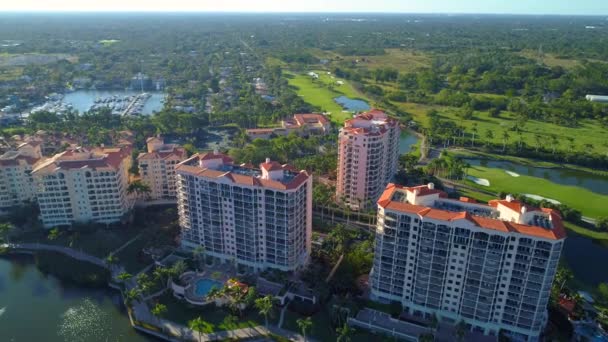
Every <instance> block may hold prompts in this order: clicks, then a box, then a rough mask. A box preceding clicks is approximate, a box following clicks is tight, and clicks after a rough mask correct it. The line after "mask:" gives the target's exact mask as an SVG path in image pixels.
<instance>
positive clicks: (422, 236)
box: [370, 184, 566, 341]
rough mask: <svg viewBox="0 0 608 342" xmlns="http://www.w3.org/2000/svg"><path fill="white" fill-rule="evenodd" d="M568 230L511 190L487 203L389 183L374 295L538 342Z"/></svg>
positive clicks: (553, 214)
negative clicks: (500, 197)
mask: <svg viewBox="0 0 608 342" xmlns="http://www.w3.org/2000/svg"><path fill="white" fill-rule="evenodd" d="M565 238H566V233H565V230H564V227H563V225H562V219H561V217H560V214H559V212H557V211H555V210H552V209H537V208H533V207H530V206H527V205H525V204H523V203H521V202H519V201H517V200H515V199H513V197H512V196H507V198H506V199H505V200H494V201H490V203H489V205H484V204H479V203H476V202H474V201H472V200H470V199H467V198H461V199H460V200H455V199H448V198H447V196H446V194H445V193H444V192H443V191H439V190H436V189H434V187H433V185H432V184H429V185H428V186H427V185H423V186H417V187H409V188H407V187H401V186H397V185H394V184H389V185H388V187H387V188H386V190H385V191H384V193H383V194H382V196H381V197H380V199H379V200H378V225H377V230H376V246H375V256H374V264H373V268H372V271H371V274H370V285H371V288H372V296H373V297H375V298H377V299H379V300H389V301H398V302H400V303H402V305H403V307H404V309H405V310H407V311H408V312H409V314H412V315H418V316H426V317H430V316H431V315H435V314H436V315H437V316H438V317H439V319H440V320H441V321H447V322H450V323H452V324H456V323H458V322H459V321H461V320H464V322H465V323H466V324H467V326H468V327H469V329H471V330H473V331H479V332H483V333H485V334H488V335H494V336H496V335H497V334H498V332H499V330H500V329H502V330H503V331H504V332H506V333H507V334H509V335H511V336H512V337H513V338H514V339H516V340H523V341H536V340H538V339H539V335H540V332H541V331H542V329H543V328H544V326H545V324H546V322H547V303H548V301H549V295H550V290H551V284H552V282H553V278H554V276H555V272H556V269H557V264H558V261H559V257H560V253H561V250H562V247H563V244H564V240H565Z"/></svg>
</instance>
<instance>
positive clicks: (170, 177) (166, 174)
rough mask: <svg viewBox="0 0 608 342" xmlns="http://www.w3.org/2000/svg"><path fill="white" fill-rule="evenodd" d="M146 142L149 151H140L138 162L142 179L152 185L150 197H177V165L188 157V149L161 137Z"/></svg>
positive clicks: (155, 198)
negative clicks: (166, 141)
mask: <svg viewBox="0 0 608 342" xmlns="http://www.w3.org/2000/svg"><path fill="white" fill-rule="evenodd" d="M146 143H147V147H148V152H146V153H140V154H139V156H138V157H137V163H138V166H139V174H140V176H141V179H142V181H143V182H144V183H146V184H147V185H148V186H149V187H150V194H149V199H152V200H157V199H175V198H176V197H177V193H176V191H175V188H176V183H177V179H176V176H175V166H176V165H177V164H178V163H179V162H181V161H183V160H185V159H186V150H184V148H183V147H181V146H179V145H175V144H165V143H164V140H163V139H162V138H160V137H152V138H148V140H147V141H146Z"/></svg>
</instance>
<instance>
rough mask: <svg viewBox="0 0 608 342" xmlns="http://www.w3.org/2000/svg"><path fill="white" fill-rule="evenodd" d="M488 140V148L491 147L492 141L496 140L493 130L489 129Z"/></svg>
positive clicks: (487, 132)
mask: <svg viewBox="0 0 608 342" xmlns="http://www.w3.org/2000/svg"><path fill="white" fill-rule="evenodd" d="M486 139H488V141H487V142H486V146H487V145H490V143H491V142H492V140H494V132H493V131H492V130H491V129H488V130H487V131H486Z"/></svg>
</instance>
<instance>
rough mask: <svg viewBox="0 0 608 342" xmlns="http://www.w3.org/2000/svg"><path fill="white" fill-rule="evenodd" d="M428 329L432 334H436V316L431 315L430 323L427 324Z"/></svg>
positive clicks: (437, 323) (437, 322)
mask: <svg viewBox="0 0 608 342" xmlns="http://www.w3.org/2000/svg"><path fill="white" fill-rule="evenodd" d="M429 327H430V328H431V330H433V334H434V333H435V332H437V329H438V328H439V318H437V314H433V316H432V317H431V321H430V322H429Z"/></svg>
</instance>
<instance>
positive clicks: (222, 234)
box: [176, 153, 312, 271]
mask: <svg viewBox="0 0 608 342" xmlns="http://www.w3.org/2000/svg"><path fill="white" fill-rule="evenodd" d="M176 170H177V179H178V213H179V220H180V226H181V230H182V246H183V247H186V248H196V247H197V246H203V247H204V248H205V255H208V256H212V257H215V258H218V259H220V260H222V261H225V262H231V263H235V264H238V265H242V266H246V267H248V268H250V269H252V270H254V271H260V270H263V269H267V268H273V269H278V270H282V271H294V270H296V269H299V268H300V267H302V266H304V265H305V264H306V263H307V262H308V259H309V256H310V250H311V235H312V177H311V176H310V175H308V174H307V173H306V172H305V171H296V170H294V169H293V168H291V167H290V166H288V165H280V164H279V163H277V162H272V161H270V160H267V161H266V162H265V163H262V164H261V165H260V168H259V169H257V168H254V167H253V166H251V165H235V164H234V163H233V161H232V159H231V158H230V157H228V156H226V155H223V154H221V153H207V154H199V155H196V156H193V157H192V158H190V159H188V160H186V161H184V162H182V163H180V164H179V165H178V166H177V168H176Z"/></svg>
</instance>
